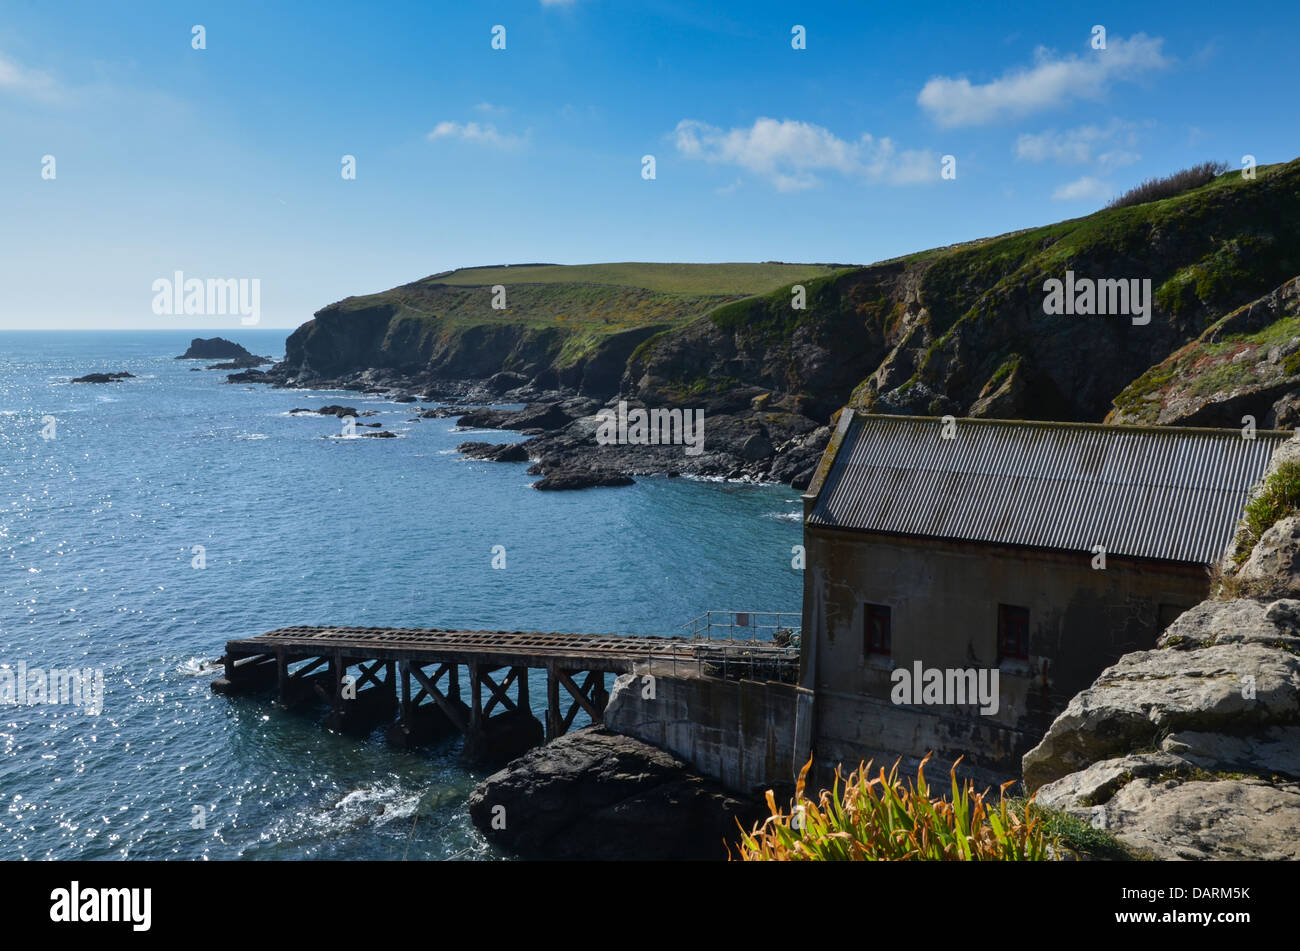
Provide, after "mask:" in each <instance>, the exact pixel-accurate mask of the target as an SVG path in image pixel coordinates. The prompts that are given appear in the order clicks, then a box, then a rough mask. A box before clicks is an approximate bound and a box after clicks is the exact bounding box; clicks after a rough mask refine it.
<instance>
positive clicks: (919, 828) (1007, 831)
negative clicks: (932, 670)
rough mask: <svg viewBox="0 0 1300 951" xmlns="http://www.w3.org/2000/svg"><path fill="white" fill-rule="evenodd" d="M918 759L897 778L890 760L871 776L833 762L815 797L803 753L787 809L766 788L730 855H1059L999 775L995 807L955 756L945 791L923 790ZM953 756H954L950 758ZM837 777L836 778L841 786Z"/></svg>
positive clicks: (867, 769)
mask: <svg viewBox="0 0 1300 951" xmlns="http://www.w3.org/2000/svg"><path fill="white" fill-rule="evenodd" d="M929 759H930V757H929V756H928V755H927V756H926V757H925V759H924V760H922V761H921V765H920V766H919V767H918V769H917V771H916V780H915V782H909V783H907V784H904V783H903V781H902V780H900V779H899V777H898V763H897V762H896V763H894V767H893V769H891V770H890V771H889V774H888V775H885V771H884V769H883V768H882V769H881V770H880V774H879V776H877V777H876V778H871V764H870V763H866V764H863V765H860V766H859V767H858V768H857V769H856V770H854V771H853V772H852V773H851V774H849V777H848V779H847V780H844V779H843V777H842V776H841V775H840V773H839V771H838V770H836V775H835V783H834V784H833V786H832V788H831V789H829V790H823V792H822V794H821V796H820V797H819V799H818V801H817V802H813V801H812V800H810V799H807V798H806V797H805V796H804V783H805V780H806V778H807V775H808V768H809V766H811V765H812V761H811V760H809V762H808V764H807V765H805V766H804V768H803V770H802V771H801V772H800V773H799V782H798V784H797V786H796V787H795V797H794V805H793V806H792V808H791V809H790V811H789V812H786V811H784V810H781V809H779V808H778V807H777V805H776V799H775V797H774V796H773V795H772V793H771V791H769V792H768V794H767V804H768V808H769V809H770V810H771V812H772V814H771V815H770V816H769V817H768V818H767V819H765V820H764V821H763V822H761V823H759V824H758V825H756V826H755V827H754V830H753V831H752V833H745V832H744V831H743V829H742V833H741V839H740V843H739V845H738V846H737V857H738V858H740V859H741V860H742V861H746V862H763V861H774V862H804V861H814V862H825V861H889V860H903V859H914V860H945V861H1042V860H1046V859H1050V858H1054V857H1055V858H1060V857H1061V856H1062V849H1061V846H1060V843H1059V841H1058V840H1055V839H1049V838H1048V836H1047V835H1046V833H1045V832H1044V828H1043V823H1042V820H1041V819H1039V818H1038V817H1036V816H1034V815H1032V814H1031V811H1030V806H1029V803H1028V802H1026V803H1025V804H1024V807H1023V813H1024V814H1023V816H1022V815H1019V814H1017V812H1016V810H1014V809H1012V808H1009V807H1008V800H1007V799H1006V796H1005V792H1006V788H1007V786H1010V785H1011V783H1006V784H1005V785H1004V786H1003V787H1002V790H1001V792H1002V793H1003V795H1002V798H1001V800H1000V802H999V803H998V806H997V808H996V809H995V808H993V807H992V806H991V805H990V803H989V802H988V800H987V799H986V793H977V792H975V788H974V785H973V784H972V783H971V782H970V780H967V781H966V784H965V786H962V785H961V784H960V783H959V782H958V780H957V763H954V764H953V767H952V769H951V770H950V776H951V777H952V798H951V799H945V798H943V797H941V796H940V797H934V798H931V795H930V787H929V785H928V784H927V783H926V781H925V764H926V763H927V762H928V761H929ZM957 762H958V763H960V762H961V760H958V761H957ZM841 781H843V786H841Z"/></svg>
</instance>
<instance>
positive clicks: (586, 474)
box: [529, 468, 636, 492]
mask: <svg viewBox="0 0 1300 951" xmlns="http://www.w3.org/2000/svg"><path fill="white" fill-rule="evenodd" d="M529 471H530V473H531V474H533V475H536V473H535V472H532V470H529ZM635 482H636V480H635V479H633V478H632V477H631V476H628V475H624V474H623V473H621V472H611V471H609V470H607V469H590V468H572V469H556V470H553V471H548V472H547V473H546V476H545V477H544V478H541V479H538V480H537V481H536V482H534V483H533V488H534V489H539V490H541V491H543V492H558V491H564V490H571V489H594V488H602V487H606V488H608V487H617V486H622V485H633V484H635Z"/></svg>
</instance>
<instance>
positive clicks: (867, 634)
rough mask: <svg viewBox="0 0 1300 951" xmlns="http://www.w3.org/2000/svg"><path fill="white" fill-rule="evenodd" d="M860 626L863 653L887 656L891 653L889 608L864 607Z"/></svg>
mask: <svg viewBox="0 0 1300 951" xmlns="http://www.w3.org/2000/svg"><path fill="white" fill-rule="evenodd" d="M862 626H863V631H862V644H863V649H864V653H866V654H885V655H886V656H888V655H889V654H890V653H891V652H892V651H893V641H892V637H891V632H890V612H889V608H887V607H885V606H884V605H883V604H868V605H866V611H865V612H864V613H863V619H862Z"/></svg>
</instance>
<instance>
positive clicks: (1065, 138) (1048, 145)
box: [1015, 119, 1142, 169]
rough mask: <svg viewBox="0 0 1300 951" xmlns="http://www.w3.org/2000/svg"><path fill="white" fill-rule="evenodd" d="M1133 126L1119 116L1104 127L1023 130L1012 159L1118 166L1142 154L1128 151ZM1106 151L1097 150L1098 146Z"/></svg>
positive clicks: (1134, 134)
mask: <svg viewBox="0 0 1300 951" xmlns="http://www.w3.org/2000/svg"><path fill="white" fill-rule="evenodd" d="M1136 128H1137V127H1136V126H1135V125H1134V124H1133V123H1131V122H1124V121H1122V120H1119V119H1115V120H1112V121H1111V123H1110V124H1109V125H1107V126H1104V127H1103V126H1095V125H1085V126H1079V127H1078V128H1077V129H1066V130H1065V131H1064V132H1058V131H1057V130H1055V129H1048V130H1047V131H1045V132H1039V133H1036V134H1030V133H1024V134H1022V135H1021V136H1020V137H1019V138H1017V139H1016V147H1015V152H1016V158H1017V159H1018V160H1019V161H1022V162H1048V161H1051V162H1056V163H1058V164H1060V165H1085V164H1088V163H1091V162H1096V163H1098V164H1099V165H1100V166H1101V167H1103V168H1108V169H1110V168H1121V167H1123V166H1125V165H1132V164H1133V163H1134V162H1137V161H1139V160H1140V159H1141V158H1142V156H1141V155H1139V154H1137V153H1136V152H1133V151H1131V149H1132V147H1133V146H1135V145H1136V144H1137V132H1136ZM1103 147H1104V148H1105V149H1106V151H1098V150H1099V149H1101V148H1103Z"/></svg>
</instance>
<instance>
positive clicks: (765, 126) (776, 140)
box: [673, 118, 939, 191]
mask: <svg viewBox="0 0 1300 951" xmlns="http://www.w3.org/2000/svg"><path fill="white" fill-rule="evenodd" d="M673 139H674V142H675V144H676V146H677V151H678V152H680V153H681V154H682V155H684V156H686V157H687V158H694V159H700V160H703V161H706V162H714V163H717V164H721V165H735V166H739V167H740V168H744V169H747V170H749V171H751V172H753V173H754V174H756V175H759V176H761V177H763V178H765V179H767V180H768V181H769V182H771V183H772V184H773V185H775V186H776V187H777V189H779V190H780V191H799V190H801V189H805V188H812V187H814V186H815V185H818V184H820V180H819V179H818V178H817V175H816V174H815V173H818V172H833V173H836V174H839V175H843V176H845V177H848V178H861V179H864V180H866V181H870V182H888V183H890V184H912V183H916V182H925V181H937V180H938V178H939V160H938V158H937V157H936V156H935V155H934V153H932V152H930V151H928V150H926V151H916V150H907V151H899V150H898V148H897V147H896V146H895V145H894V143H893V141H892V140H890V139H887V138H885V139H877V138H874V137H872V136H870V135H867V134H864V135H863V136H862V137H861V138H859V139H857V140H856V141H849V140H846V139H841V138H839V137H838V136H836V135H835V134H834V133H833V132H831V131H830V130H828V129H825V128H823V127H822V126H818V125H813V124H812V123H809V122H798V121H795V120H793V119H784V120H777V119H769V118H760V119H757V120H755V122H754V124H753V125H752V126H750V127H748V128H744V127H741V128H733V129H719V128H717V127H715V126H711V125H708V124H706V123H704V122H700V121H698V120H696V119H683V120H682V121H681V122H679V123H677V128H676V129H675V130H674V131H673Z"/></svg>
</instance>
